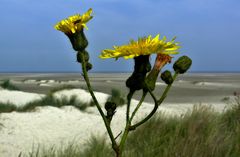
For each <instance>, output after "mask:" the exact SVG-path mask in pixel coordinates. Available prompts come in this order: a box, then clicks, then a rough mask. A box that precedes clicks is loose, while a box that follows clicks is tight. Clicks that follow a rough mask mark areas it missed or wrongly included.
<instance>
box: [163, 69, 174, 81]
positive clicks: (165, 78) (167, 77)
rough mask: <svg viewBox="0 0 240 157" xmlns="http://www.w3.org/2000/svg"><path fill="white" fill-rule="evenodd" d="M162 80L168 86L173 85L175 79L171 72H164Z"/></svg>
mask: <svg viewBox="0 0 240 157" xmlns="http://www.w3.org/2000/svg"><path fill="white" fill-rule="evenodd" d="M161 79H162V80H163V81H164V82H165V83H166V84H172V83H173V77H172V74H171V72H170V71H169V70H166V71H164V72H163V73H162V74H161Z"/></svg>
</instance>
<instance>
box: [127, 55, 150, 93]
mask: <svg viewBox="0 0 240 157" xmlns="http://www.w3.org/2000/svg"><path fill="white" fill-rule="evenodd" d="M134 63H135V65H134V71H133V73H132V75H131V76H130V77H129V78H128V79H127V81H126V86H127V87H128V88H130V90H132V91H136V90H140V89H143V87H144V80H145V77H146V74H147V72H149V71H150V70H151V64H150V62H149V55H141V56H138V57H135V58H134Z"/></svg>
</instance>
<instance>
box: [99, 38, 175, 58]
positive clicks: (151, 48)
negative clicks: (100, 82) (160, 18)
mask: <svg viewBox="0 0 240 157" xmlns="http://www.w3.org/2000/svg"><path fill="white" fill-rule="evenodd" d="M159 36H160V35H159V34H158V35H157V36H156V37H154V38H152V36H151V35H150V36H148V37H144V38H139V39H138V41H134V40H131V41H130V43H129V44H127V45H122V46H113V48H114V49H113V50H112V49H105V50H103V51H102V53H101V55H100V56H99V57H100V58H103V59H105V58H116V59H118V58H119V57H124V58H125V59H129V58H134V57H137V56H140V55H150V54H152V53H157V54H158V53H161V54H177V53H178V49H179V48H180V46H178V43H177V42H175V38H173V39H172V40H171V41H168V42H167V41H166V37H165V36H164V37H163V39H161V40H160V39H159Z"/></svg>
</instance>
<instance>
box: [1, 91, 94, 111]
mask: <svg viewBox="0 0 240 157" xmlns="http://www.w3.org/2000/svg"><path fill="white" fill-rule="evenodd" d="M91 105H92V103H82V102H79V101H78V100H77V96H75V95H74V96H72V97H70V98H67V97H62V98H60V99H59V98H55V97H54V96H53V94H48V95H47V96H45V97H43V98H42V99H40V100H35V101H32V102H29V103H27V104H25V105H24V106H19V107H17V106H16V105H14V104H11V103H0V113H6V112H12V111H16V112H28V111H34V110H35V108H36V107H43V106H53V107H58V108H61V107H63V106H74V107H76V108H77V109H79V110H85V109H86V108H87V107H88V106H91Z"/></svg>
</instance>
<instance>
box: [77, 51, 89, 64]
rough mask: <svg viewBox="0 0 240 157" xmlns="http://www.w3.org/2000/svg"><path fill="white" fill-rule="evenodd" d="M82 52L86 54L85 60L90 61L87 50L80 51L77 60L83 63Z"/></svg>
mask: <svg viewBox="0 0 240 157" xmlns="http://www.w3.org/2000/svg"><path fill="white" fill-rule="evenodd" d="M81 54H84V59H85V62H88V61H89V54H88V52H87V51H86V50H83V51H78V53H77V61H78V62H79V63H82V58H81Z"/></svg>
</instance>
